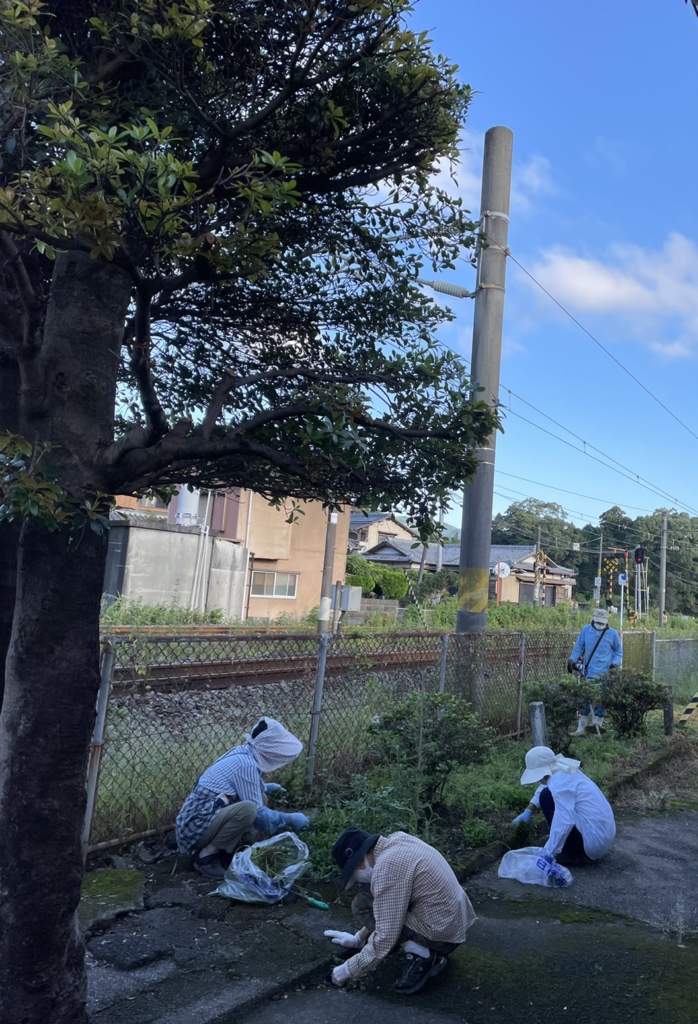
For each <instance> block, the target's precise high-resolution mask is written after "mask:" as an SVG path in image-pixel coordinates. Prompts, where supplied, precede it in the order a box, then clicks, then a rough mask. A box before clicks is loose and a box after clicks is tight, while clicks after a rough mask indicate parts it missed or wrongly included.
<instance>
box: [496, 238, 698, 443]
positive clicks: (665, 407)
mask: <svg viewBox="0 0 698 1024" xmlns="http://www.w3.org/2000/svg"><path fill="white" fill-rule="evenodd" d="M507 255H508V256H509V259H511V260H512V261H513V262H514V263H515V264H516V266H517V267H519V269H520V270H522V271H523V272H524V274H525V275H526V276H527V277H528V278H530V280H531V281H533V283H534V284H535V285H536V286H537V287H538V288H540V290H541V291H542V292H543V293H544V294H545V295H547V296H548V298H549V299H550V300H551V302H554V303H555V305H556V306H557V307H558V308H559V309H561V310H562V312H563V313H564V314H565V315H566V316H568V317H569V318H570V320H571V321H572V323H573V324H576V326H577V327H578V328H579V329H580V331H582V332H583V333H584V334H586V336H587V337H588V338H590V339H591V341H593V343H594V344H595V345H596V346H597V347H598V348H600V349H601V351H602V352H603V353H604V354H605V355H606V356H608V358H609V359H611V360H612V361H613V362H614V363H615V364H616V366H618V367H619V368H620V369H621V370H622V371H623V373H625V374H627V375H628V377H630V379H631V380H633V381H634V382H635V383H636V384H637V386H638V387H640V388H642V390H643V391H644V392H645V394H647V395H649V397H650V398H651V399H652V401H653V402H656V403H657V405H658V406H660V408H662V409H663V410H664V412H666V413H667V415H669V416H671V418H672V419H673V420H675V421H676V423H678V424H679V426H680V427H682V428H683V429H684V430H685V431H686V432H687V433H688V434H690V435H691V437H693V438H694V439H695V440H696V441H698V433H696V431H695V430H693V428H692V427H690V426H689V425H688V424H687V423H686V422H685V421H684V420H682V419H681V417H680V416H677V414H676V413H675V412H674V410H673V409H671V408H670V407H669V406H668V405H667V404H666V402H664V401H662V399H661V398H659V396H658V395H655V393H654V391H652V390H651V388H648V387H647V385H646V384H643V382H642V381H641V380H640V378H639V377H637V376H636V375H635V374H634V373H633V371H632V370H630V369H628V367H627V366H626V365H625V363H623V362H622V361H621V360H620V359H619V358H618V357H617V356H616V355H614V354H613V352H612V351H611V350H610V349H609V348H607V346H606V345H604V344H603V342H602V341H599V339H598V338H597V337H596V335H595V334H593V333H592V332H591V331H590V330H589V328H588V327H586V326H585V325H584V324H583V323H582V322H581V320H578V319H577V317H576V316H575V315H574V313H572V312H571V311H570V310H569V309H568V308H567V306H565V305H564V303H562V302H560V300H559V299H558V298H556V297H555V296H554V295H553V293H552V292H551V291H549V290H548V289H547V288H546V287H545V285H544V284H542V283H541V282H540V281H539V280H538V278H537V277H535V276H534V275H533V274H532V273H531V271H530V270H528V269H527V268H526V267H525V266H524V265H523V263H521V261H520V260H518V259H517V258H516V256H514V254H513V253H512V252H511V250H509V249H508V250H507Z"/></svg>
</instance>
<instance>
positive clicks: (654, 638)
mask: <svg viewBox="0 0 698 1024" xmlns="http://www.w3.org/2000/svg"><path fill="white" fill-rule="evenodd" d="M651 644H652V647H651V653H650V659H651V665H650V677H651V679H652V682H654V675H655V672H656V669H657V630H656V629H653V630H652V639H651Z"/></svg>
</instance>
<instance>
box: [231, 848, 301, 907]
mask: <svg viewBox="0 0 698 1024" xmlns="http://www.w3.org/2000/svg"><path fill="white" fill-rule="evenodd" d="M309 857H310V853H309V851H308V847H307V846H306V845H305V843H304V842H302V841H301V840H300V839H299V838H298V836H297V835H296V834H295V832H281V833H280V834H279V835H278V836H272V837H271V839H264V840H262V842H259V843H253V844H252V846H247V847H245V849H244V850H238V852H237V853H236V854H235V856H234V857H233V859H232V861H231V862H230V867H229V868H228V870H227V871H226V873H225V878H224V879H223V881H222V882H221V884H220V885H219V886H218V888H217V889H216V892H217V893H219V895H221V896H228V897H229V898H230V899H232V900H240V901H241V902H243V903H278V902H279V900H282V899H283V898H284V896H287V895H288V894H289V892H290V891H291V889H292V888H293V885H294V883H295V882H297V881H298V879H299V878H300V877H301V875H302V874H303V872H304V871H305V870H306V869H307V867H308V864H309Z"/></svg>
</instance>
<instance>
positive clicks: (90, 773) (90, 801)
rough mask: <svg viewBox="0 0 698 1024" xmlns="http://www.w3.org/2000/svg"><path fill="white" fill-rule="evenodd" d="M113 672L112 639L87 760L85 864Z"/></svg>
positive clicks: (103, 660)
mask: <svg viewBox="0 0 698 1024" xmlns="http://www.w3.org/2000/svg"><path fill="white" fill-rule="evenodd" d="M113 674H114V647H113V645H112V642H111V640H105V641H104V644H103V646H102V658H101V664H100V673H99V676H100V679H99V692H98V694H97V715H96V718H95V725H94V730H93V733H92V742H91V744H90V756H89V760H88V762H87V779H86V784H85V789H86V801H85V817H84V819H83V825H82V838H81V845H82V862H83V864H84V863H85V861H86V859H87V852H88V850H89V846H90V833H91V832H92V822H93V820H94V815H95V806H96V804H97V788H98V785H99V768H100V764H101V762H102V751H103V750H104V735H105V727H106V722H107V710H108V708H109V693H110V691H111V681H112V676H113Z"/></svg>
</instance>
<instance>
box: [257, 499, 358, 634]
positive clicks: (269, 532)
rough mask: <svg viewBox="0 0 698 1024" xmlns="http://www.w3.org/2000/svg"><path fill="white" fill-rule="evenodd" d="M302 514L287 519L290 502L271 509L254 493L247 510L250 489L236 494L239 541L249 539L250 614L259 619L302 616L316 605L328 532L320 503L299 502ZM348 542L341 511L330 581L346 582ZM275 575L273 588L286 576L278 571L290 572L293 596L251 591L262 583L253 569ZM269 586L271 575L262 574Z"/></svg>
mask: <svg viewBox="0 0 698 1024" xmlns="http://www.w3.org/2000/svg"><path fill="white" fill-rule="evenodd" d="M300 508H301V510H302V512H303V514H302V515H300V516H299V517H298V518H297V519H296V521H295V522H293V523H288V522H286V519H287V518H288V515H289V513H290V512H291V509H292V505H291V503H290V502H288V503H287V506H286V507H285V508H280V509H276V508H273V507H272V506H271V505H269V504H268V502H266V501H265V499H264V498H262V497H261V496H260V495H258V494H252V505H251V509H250V492H249V491H245V492H243V494H241V496H240V517H239V534H240V537H241V540H243V542H244V539H245V537H248V538H249V542H248V543H247V544H246V546H247V547H248V548H249V551H250V561H251V578H250V593H249V598H248V617H249V618H260V619H277V618H279V617H280V616H282V615H285V616H291V617H293V618H302V617H303V616H304V615H307V614H308V612H310V611H312V610H313V609H315V608H317V607H318V606H319V604H320V587H321V584H322V564H323V560H324V555H325V534H326V530H327V512H326V511H325V509H323V507H322V505H321V504H320V502H317V501H309V502H303V503H302V504H301V506H300ZM348 540H349V512H348V510H347V511H345V512H341V513H340V514H339V521H338V524H337V542H336V545H335V558H334V572H333V579H334V581H335V582H336V581H337V580H340V581H341V582H342V583H343V582H344V576H345V571H346V551H347V544H348ZM263 572H264V573H269V574H271V573H274V574H276V587H275V589H277V590H278V589H283V586H282V587H281V588H279V586H278V584H279V581H280V582H281V583H282V584H284V583H285V582H287V577H285V576H284V575H281V576H279V574H291V576H292V577H293V578H294V592H295V596H293V597H288V596H280V595H277V596H264V597H263V596H259V595H258V594H256V593H255V591H256V590H258V589H259V584H260V581H261V579H262V578H261V577H260V576H256V575H255V574H256V573H263ZM265 581H266V584H267V585H271V583H272V578H271V577H270V576H267V577H265Z"/></svg>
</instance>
